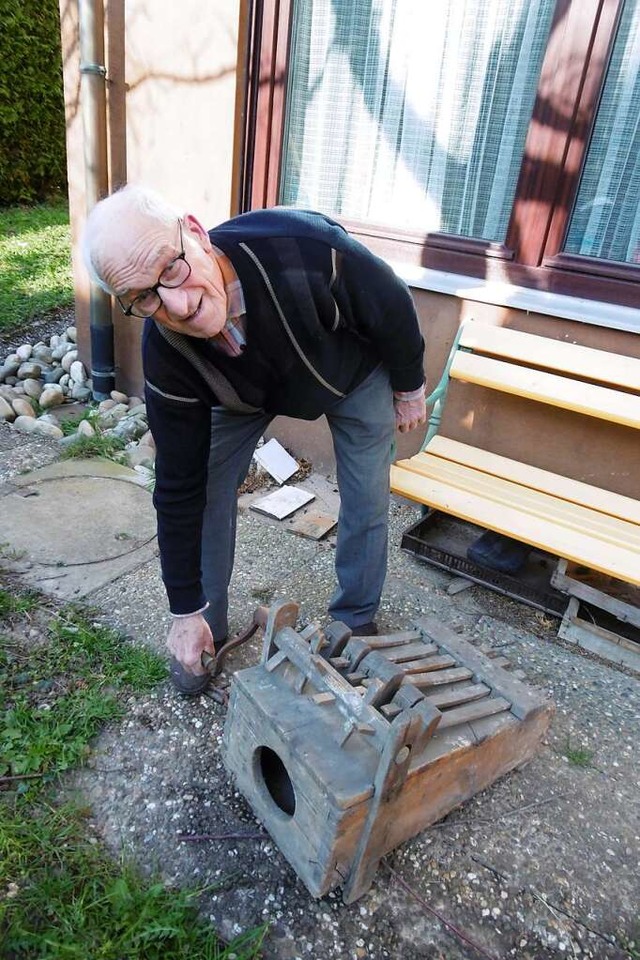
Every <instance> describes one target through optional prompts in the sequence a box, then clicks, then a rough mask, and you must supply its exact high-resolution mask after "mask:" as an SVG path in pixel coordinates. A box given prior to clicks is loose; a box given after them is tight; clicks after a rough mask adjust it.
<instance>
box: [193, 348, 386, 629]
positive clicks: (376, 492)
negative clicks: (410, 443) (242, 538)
mask: <svg viewBox="0 0 640 960" xmlns="http://www.w3.org/2000/svg"><path fill="white" fill-rule="evenodd" d="M326 418H327V422H328V424H329V429H330V430H331V435H332V439H333V447H334V452H335V456H336V468H337V480H338V489H339V491H340V514H339V517H338V536H337V544H336V577H337V581H338V586H337V588H336V590H335V593H334V595H333V597H332V599H331V603H330V605H329V611H328V612H329V615H330V617H331V619H333V620H343V621H344V622H345V623H346V624H347V625H348V626H350V627H356V626H359V625H360V624H363V623H369V622H370V621H371V620H373V618H374V617H375V614H376V611H377V609H378V606H379V604H380V596H381V594H382V588H383V585H384V579H385V576H386V569H387V524H388V511H389V466H390V463H391V445H392V443H393V439H394V436H395V415H394V410H393V394H392V390H391V386H390V383H389V376H388V374H387V371H386V370H385V369H384V367H382V366H379V367H378V368H377V369H376V370H374V371H373V373H371V374H370V375H369V377H368V378H367V379H366V380H365V381H364V383H361V384H360V386H359V387H357V388H356V389H355V390H354V391H353V392H352V393H350V394H349V396H347V397H345V398H344V399H343V400H339V401H338V402H337V403H336V404H334V405H333V406H332V407H331V409H330V410H329V411H328V412H327V413H326ZM271 419H272V417H271V416H270V415H268V414H262V413H256V414H238V413H232V412H230V411H229V410H225V409H224V408H223V407H216V408H215V409H214V410H212V413H211V453H210V456H209V474H208V482H207V505H206V508H205V512H204V518H203V530H202V581H203V587H204V592H205V594H206V596H207V599H208V600H209V604H210V606H209V609H208V610H207V612H206V614H205V616H206V618H207V621H208V623H209V626H210V627H211V630H212V632H213V636H214V638H215V639H216V640H219V639H222V637H225V636H226V635H227V633H228V621H227V615H228V597H227V594H228V588H229V581H230V580H231V574H232V572H233V561H234V555H235V540H236V516H237V493H236V491H237V489H238V487H239V486H240V485H241V483H242V481H243V480H244V478H245V477H246V475H247V472H248V470H249V466H250V463H251V457H252V456H253V452H254V450H255V447H256V444H257V442H258V440H259V439H260V437H261V436H262V434H263V433H264V431H265V430H266V428H267V427H268V425H269V423H270V422H271ZM291 599H294V600H295V597H292V598H291Z"/></svg>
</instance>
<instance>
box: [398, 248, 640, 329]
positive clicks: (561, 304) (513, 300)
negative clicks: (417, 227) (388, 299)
mask: <svg viewBox="0 0 640 960" xmlns="http://www.w3.org/2000/svg"><path fill="white" fill-rule="evenodd" d="M389 265H390V266H391V267H392V268H393V270H394V271H395V272H396V273H397V275H398V276H399V277H401V278H402V280H404V282H405V283H406V284H408V286H410V287H416V288H417V289H419V290H430V291H433V292H434V293H447V294H449V295H450V296H452V297H459V299H461V300H472V301H476V302H478V303H492V304H494V305H495V306H496V307H514V308H517V309H519V310H526V311H528V312H531V313H543V314H546V315H547V316H549V317H561V318H562V319H563V320H579V321H581V322H582V323H592V324H595V325H596V326H599V327H608V328H609V329H611V330H627V331H630V332H631V333H640V310H635V309H634V308H633V307H622V306H620V305H618V304H615V303H604V302H602V301H599V300H586V299H582V298H581V297H568V296H565V295H563V294H559V293H545V292H544V291H543V290H532V289H529V288H528V287H516V286H513V285H511V284H508V283H497V282H496V281H495V280H479V279H478V278H477V277H465V276H462V275H460V274H457V273H446V272H445V271H443V270H429V269H426V268H424V267H414V266H411V265H410V264H406V263H398V262H394V261H390V263H389Z"/></svg>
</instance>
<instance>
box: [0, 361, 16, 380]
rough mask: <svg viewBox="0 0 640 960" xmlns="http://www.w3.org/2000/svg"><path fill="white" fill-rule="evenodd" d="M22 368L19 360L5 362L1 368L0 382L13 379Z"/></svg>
mask: <svg viewBox="0 0 640 960" xmlns="http://www.w3.org/2000/svg"><path fill="white" fill-rule="evenodd" d="M19 366H20V361H19V360H8V359H7V360H5V362H4V363H3V364H2V367H0V380H5V379H6V378H7V377H13V376H14V375H15V374H16V373H17V372H18V367H19Z"/></svg>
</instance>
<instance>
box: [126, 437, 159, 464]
mask: <svg viewBox="0 0 640 960" xmlns="http://www.w3.org/2000/svg"><path fill="white" fill-rule="evenodd" d="M126 457H127V462H128V464H129V466H130V467H134V468H135V467H147V468H151V467H153V464H154V461H155V451H154V450H152V449H151V447H147V446H146V445H144V446H143V444H141V443H139V444H136V446H135V447H132V448H131V450H127V454H126Z"/></svg>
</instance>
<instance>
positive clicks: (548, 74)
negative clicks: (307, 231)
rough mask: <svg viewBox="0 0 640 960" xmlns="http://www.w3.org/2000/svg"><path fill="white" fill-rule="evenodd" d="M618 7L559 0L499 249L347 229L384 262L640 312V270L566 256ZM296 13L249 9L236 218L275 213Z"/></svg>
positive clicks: (433, 236)
mask: <svg viewBox="0 0 640 960" xmlns="http://www.w3.org/2000/svg"><path fill="white" fill-rule="evenodd" d="M243 2H244V3H245V4H246V3H249V2H250V0H243ZM622 4H623V0H558V3H557V7H556V11H555V15H554V20H553V23H552V27H551V32H550V39H549V42H548V45H547V50H546V54H545V57H544V60H543V65H542V69H541V75H540V81H539V85H538V90H537V94H536V100H535V104H534V108H533V113H532V119H531V123H530V125H529V130H528V134H527V139H526V142H525V151H524V159H523V163H522V167H521V171H520V176H519V179H518V184H517V188H516V195H515V200H514V204H513V208H512V213H511V219H510V222H509V226H508V229H507V235H506V242H505V243H504V244H497V243H490V242H488V241H484V240H476V239H473V238H469V237H462V236H450V235H447V234H443V233H425V234H422V235H420V234H415V233H408V232H403V231H401V230H393V229H390V228H389V227H388V226H381V225H376V224H371V223H362V222H356V221H351V220H343V221H342V222H343V224H344V226H345V227H346V228H347V229H348V230H349V232H350V233H351V234H352V235H353V236H355V237H357V238H358V239H360V240H361V241H362V242H363V243H365V244H366V245H367V246H368V247H369V248H370V249H372V250H373V251H374V252H375V253H378V254H379V255H380V256H383V257H386V258H387V259H392V260H400V261H403V262H405V263H408V264H411V265H418V266H422V267H428V268H432V269H436V270H446V271H447V272H450V273H459V274H462V275H467V276H472V277H478V278H483V279H487V280H499V281H501V282H505V281H506V282H509V283H513V284H516V285H520V286H526V287H534V288H536V289H540V290H544V291H549V292H553V293H560V294H568V295H571V296H579V297H583V298H586V299H592V300H604V301H608V302H611V303H618V304H623V305H626V306H637V304H638V300H639V297H640V289H639V288H640V265H639V266H637V267H636V266H634V265H632V264H623V263H618V262H613V261H612V262H608V261H606V260H602V259H597V258H594V257H585V256H576V255H573V254H566V253H564V252H563V251H562V246H563V242H564V237H565V235H566V231H567V228H568V224H569V219H570V215H571V210H572V206H573V202H574V200H575V197H576V195H577V191H578V186H579V183H580V175H581V171H582V168H583V165H584V161H585V157H586V154H587V148H588V145H589V138H590V134H591V130H592V128H593V124H594V121H595V117H596V113H597V108H598V103H599V99H600V94H601V91H602V86H603V83H604V78H605V75H606V69H607V65H608V61H609V56H610V52H611V47H612V44H613V40H614V37H615V32H616V28H617V24H618V20H619V17H620V13H621V9H622ZM293 5H294V4H293V0H254V2H253V4H252V6H253V7H254V16H253V23H252V28H251V41H250V46H251V49H252V56H251V66H250V69H249V70H248V75H247V90H248V110H247V113H248V122H247V123H246V125H245V137H244V150H243V156H244V158H245V163H244V172H243V184H242V189H241V197H242V204H241V209H242V210H249V209H257V208H262V207H269V206H274V205H275V204H277V203H278V202H279V189H280V175H281V160H282V155H283V140H284V125H285V113H286V110H285V106H286V90H287V82H288V58H289V43H290V33H291V19H292V15H293ZM576 65H578V68H576Z"/></svg>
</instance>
